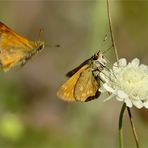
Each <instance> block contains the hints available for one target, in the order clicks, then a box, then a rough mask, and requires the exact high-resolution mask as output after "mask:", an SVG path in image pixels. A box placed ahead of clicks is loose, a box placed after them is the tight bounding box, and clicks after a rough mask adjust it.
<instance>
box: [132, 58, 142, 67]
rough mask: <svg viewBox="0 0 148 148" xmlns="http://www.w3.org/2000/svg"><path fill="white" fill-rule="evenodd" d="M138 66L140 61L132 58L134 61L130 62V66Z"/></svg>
mask: <svg viewBox="0 0 148 148" xmlns="http://www.w3.org/2000/svg"><path fill="white" fill-rule="evenodd" d="M139 64H140V60H139V59H138V58H134V59H133V60H132V62H131V65H132V66H133V67H138V66H139Z"/></svg>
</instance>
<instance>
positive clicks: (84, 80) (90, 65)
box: [57, 51, 107, 102]
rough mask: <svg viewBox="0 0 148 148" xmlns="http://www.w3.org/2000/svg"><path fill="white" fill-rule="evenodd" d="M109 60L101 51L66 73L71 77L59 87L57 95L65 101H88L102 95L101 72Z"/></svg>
mask: <svg viewBox="0 0 148 148" xmlns="http://www.w3.org/2000/svg"><path fill="white" fill-rule="evenodd" d="M106 64H107V61H106V59H105V58H104V55H103V54H102V53H101V52H100V51H99V52H97V53H96V54H94V55H93V56H92V57H91V58H89V59H87V60H86V61H84V62H83V63H82V64H80V66H78V67H76V68H75V69H73V70H71V71H70V72H68V73H67V74H66V76H67V77H69V79H68V80H67V81H66V82H65V83H64V84H63V85H62V86H61V87H60V88H59V90H58V92H57V96H58V97H59V98H61V99H63V100H65V101H80V102H87V101H90V100H93V99H96V98H98V97H99V96H100V94H101V92H100V91H99V88H100V81H101V80H100V72H101V71H102V70H103V69H104V68H105V67H106Z"/></svg>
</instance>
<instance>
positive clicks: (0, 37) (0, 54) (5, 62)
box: [0, 22, 44, 71]
mask: <svg viewBox="0 0 148 148" xmlns="http://www.w3.org/2000/svg"><path fill="white" fill-rule="evenodd" d="M43 48H44V42H42V41H36V42H33V41H29V40H27V39H26V38H24V37H22V36H20V35H18V34H17V33H16V32H15V31H13V30H12V29H10V28H9V27H7V26H6V25H5V24H3V23H2V22H0V64H1V66H2V69H3V71H8V70H10V69H11V68H12V67H14V66H16V65H24V64H25V63H26V61H27V60H28V59H30V58H31V57H32V56H33V55H34V54H36V53H37V52H39V51H41V50H42V49H43Z"/></svg>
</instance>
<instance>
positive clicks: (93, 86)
mask: <svg viewBox="0 0 148 148" xmlns="http://www.w3.org/2000/svg"><path fill="white" fill-rule="evenodd" d="M99 87H100V85H99V83H98V82H97V81H96V79H95V78H94V76H93V74H92V70H91V68H90V67H88V68H87V69H86V70H85V71H83V72H82V73H81V75H80V77H79V80H78V81H77V84H76V87H75V98H76V100H77V101H82V102H84V101H88V100H92V99H94V98H95V97H97V96H98V93H99V92H98V89H99ZM87 99H88V100H87Z"/></svg>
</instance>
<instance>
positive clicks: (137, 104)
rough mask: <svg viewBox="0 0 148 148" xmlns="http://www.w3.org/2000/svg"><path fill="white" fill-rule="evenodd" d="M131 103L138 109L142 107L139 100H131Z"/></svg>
mask: <svg viewBox="0 0 148 148" xmlns="http://www.w3.org/2000/svg"><path fill="white" fill-rule="evenodd" d="M132 102H133V104H134V105H135V106H136V107H137V108H139V109H140V108H142V107H143V103H142V101H141V100H132Z"/></svg>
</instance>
